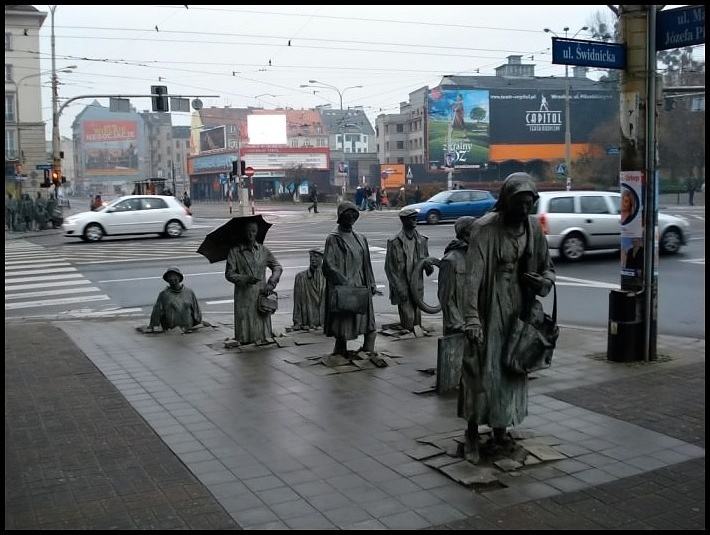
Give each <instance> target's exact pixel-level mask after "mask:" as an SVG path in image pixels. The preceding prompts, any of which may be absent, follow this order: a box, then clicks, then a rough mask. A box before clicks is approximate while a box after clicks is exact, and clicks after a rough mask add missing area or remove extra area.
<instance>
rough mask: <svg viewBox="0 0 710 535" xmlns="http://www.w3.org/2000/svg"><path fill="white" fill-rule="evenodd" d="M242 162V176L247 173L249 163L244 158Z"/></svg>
mask: <svg viewBox="0 0 710 535" xmlns="http://www.w3.org/2000/svg"><path fill="white" fill-rule="evenodd" d="M241 164H242V168H241V173H240V175H241V176H244V175H246V174H247V163H246V162H245V161H244V160H242V161H241Z"/></svg>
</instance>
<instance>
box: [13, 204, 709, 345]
mask: <svg viewBox="0 0 710 535" xmlns="http://www.w3.org/2000/svg"><path fill="white" fill-rule="evenodd" d="M667 213H672V214H678V215H682V216H684V217H687V218H688V219H689V221H690V222H691V225H692V233H693V235H692V239H691V241H690V243H689V244H688V246H686V247H684V248H683V249H682V250H681V253H680V254H678V255H674V256H669V257H661V262H660V269H659V332H660V333H662V334H673V335H681V336H692V337H700V338H704V337H705V297H704V295H705V270H704V266H705V260H704V259H705V222H704V219H705V210H704V207H695V208H675V209H673V208H671V209H669V210H667ZM266 217H267V218H268V219H269V220H271V221H273V222H274V223H275V224H274V226H273V227H272V229H271V230H270V231H269V235H268V237H267V240H266V245H267V246H269V248H270V249H271V250H272V252H274V254H275V255H276V257H277V258H278V260H279V261H280V262H281V264H282V265H283V266H284V273H283V276H282V278H281V282H280V284H279V287H278V288H277V290H278V292H279V312H277V314H279V316H280V319H281V320H282V321H283V322H287V320H288V318H289V317H290V311H291V309H292V302H291V292H292V289H293V280H294V277H295V275H296V273H297V272H298V271H301V270H303V269H306V267H307V264H308V249H310V248H312V247H322V246H323V244H324V242H325V236H326V235H327V234H328V232H330V231H331V230H332V229H333V228H334V226H335V223H334V216H333V214H332V213H331V214H327V213H324V214H319V215H314V214H308V213H307V212H305V210H303V211H295V210H293V209H290V210H285V211H279V212H272V213H269V214H267V215H266ZM223 221H224V220H220V219H200V218H196V220H195V223H196V225H197V228H195V229H193V230H191V231H190V232H188V233H186V234H185V235H184V236H183V237H181V238H178V239H174V240H166V239H161V238H157V237H139V238H135V237H126V238H115V239H108V238H105V239H104V240H103V241H101V242H99V243H95V244H86V243H83V242H80V241H78V240H68V239H65V238H63V237H62V236H59V235H52V236H43V237H38V238H31V239H30V240H29V241H30V242H31V244H33V247H32V248H30V249H29V250H28V249H27V248H20V249H18V250H17V251H15V252H13V253H11V254H12V255H13V256H12V258H11V259H10V262H12V263H13V264H15V265H18V266H23V265H24V264H22V262H23V261H24V259H25V258H27V259H30V258H33V259H35V260H33V261H34V262H36V264H35V265H37V266H38V267H41V268H43V269H46V267H44V266H52V265H53V264H55V263H58V262H62V263H61V264H57V265H61V266H68V267H61V268H58V269H59V270H60V271H59V276H60V277H61V276H62V273H63V271H61V270H65V271H66V272H67V273H69V275H68V276H69V277H73V278H70V279H69V280H68V281H67V280H65V279H63V278H59V279H57V280H56V283H57V286H56V290H58V291H61V292H63V293H61V294H57V295H53V296H50V297H43V296H39V295H37V296H34V297H33V296H30V297H28V298H27V299H24V300H23V299H22V298H21V294H22V293H23V292H27V293H36V294H40V293H42V289H40V290H39V291H38V290H36V289H35V288H33V287H30V288H26V289H25V288H22V289H20V292H19V293H15V294H13V295H12V297H11V298H8V284H7V281H6V301H5V302H6V311H5V314H6V317H23V316H37V315H50V314H56V313H58V312H61V311H66V310H77V309H82V310H84V311H88V312H98V313H101V311H102V310H106V313H107V314H109V315H110V313H111V312H110V307H113V308H115V307H116V306H119V307H122V308H123V309H138V308H142V309H143V310H144V311H145V310H147V311H149V310H150V307H151V306H152V304H153V302H154V300H155V298H156V296H157V294H158V292H159V291H160V290H161V289H162V288H163V287H164V286H165V283H164V281H163V280H162V278H161V275H162V273H163V271H164V268H165V267H167V266H169V265H178V266H179V267H180V268H181V269H182V270H183V272H184V273H185V275H186V280H185V282H186V284H187V285H188V286H189V287H191V288H192V289H193V290H194V291H195V293H196V294H197V296H198V298H199V299H200V301H201V305H202V307H203V313H204V314H205V316H209V315H210V314H211V313H221V312H230V311H231V309H232V303H231V299H232V291H233V290H232V285H231V284H230V283H228V282H227V281H226V280H225V279H224V267H225V263H224V262H219V263H216V264H210V263H209V262H208V261H207V260H206V259H205V258H203V257H202V256H200V255H197V254H196V253H195V250H196V249H197V246H198V245H199V243H200V242H201V240H202V238H203V237H204V235H205V234H206V233H207V232H208V231H209V230H211V229H212V228H214V227H215V226H218V225H219V224H221V223H222V222H223ZM398 229H399V221H398V219H397V217H396V214H395V213H394V212H368V213H363V214H362V216H361V218H360V219H359V221H358V222H357V223H356V230H358V231H359V232H361V233H363V234H365V235H366V236H367V238H368V241H369V243H370V247H371V253H372V262H373V269H374V272H375V278H376V280H377V282H378V284H379V285H381V286H382V287H381V290H382V291H383V292H384V294H385V295H384V296H382V297H376V298H375V308H376V310H377V311H378V312H382V313H388V312H389V313H392V314H396V307H394V306H392V305H390V304H389V299H388V298H387V288H386V286H385V285H386V277H385V274H384V258H385V255H384V250H385V247H386V240H387V238H388V237H390V236H392V235H393V234H395V233H396V232H397V231H398ZM420 232H422V233H423V234H425V235H426V236H428V237H429V251H430V254H432V255H433V256H437V257H441V256H442V255H443V252H444V248H445V246H446V244H447V243H448V242H449V241H450V240H451V239H452V238H453V224H442V225H437V226H428V225H422V226H421V227H420ZM6 244H7V242H6ZM6 249H7V246H6ZM553 258H554V259H555V260H557V258H556V253H554V252H553ZM40 262H44V263H40ZM7 266H8V252H7V250H6V269H7ZM28 267H32V265H30V264H28ZM555 268H556V271H557V276H558V301H559V305H558V306H559V311H558V317H559V321H560V323H562V324H566V325H581V326H595V327H598V326H603V327H606V325H607V318H608V300H609V297H608V296H609V290H610V289H611V288H615V287H618V284H619V254H618V252H614V251H612V252H599V253H591V254H589V255H587V256H586V257H585V258H584V259H583V260H582V261H581V262H579V263H574V264H570V263H564V262H559V261H556V263H555ZM73 270H75V271H73ZM55 271H56V270H53V272H55ZM74 273H76V275H74ZM52 276H57V275H56V274H53V275H52ZM6 277H7V275H6ZM45 279H47V277H45ZM426 280H427V284H426V296H427V299H426V300H427V301H428V302H435V295H436V273H434V275H433V276H432V277H430V278H428V279H426ZM84 281H85V282H84ZM47 282H48V283H49V284H51V283H52V281H47ZM74 283H76V284H74ZM65 284H68V285H67V286H65ZM20 285H30V286H31V285H32V281H28V282H23V281H20ZM15 288H17V289H19V286H18V285H13V286H12V287H11V289H13V290H14V289H15ZM77 288H78V289H82V292H83V293H81V292H80V293H79V294H77V295H74V293H73V292H72V290H73V289H77ZM91 288H93V289H95V290H91ZM56 290H55V291H56ZM50 291H52V290H50ZM92 296H95V297H96V299H93V298H92ZM99 296H105V299H104V298H103V297H99ZM57 299H60V300H61V302H59V303H56V300H57ZM84 299H85V301H84ZM44 300H46V301H44ZM34 302H40V303H42V304H41V305H36V306H35V305H34ZM8 303H11V304H12V306H11V307H10V308H9V309H8ZM23 303H25V304H23ZM26 304H29V305H31V306H26ZM430 321H433V322H437V323H438V322H439V321H440V320H439V319H438V318H436V317H434V318H431V320H430Z"/></svg>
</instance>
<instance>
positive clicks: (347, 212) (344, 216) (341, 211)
mask: <svg viewBox="0 0 710 535" xmlns="http://www.w3.org/2000/svg"><path fill="white" fill-rule="evenodd" d="M358 217H360V212H359V211H358V209H357V206H355V204H354V203H352V202H350V201H344V202H341V203H340V204H339V205H338V224H339V225H342V226H344V227H346V228H350V227H352V226H353V225H354V224H355V221H357V219H358Z"/></svg>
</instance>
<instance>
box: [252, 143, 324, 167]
mask: <svg viewBox="0 0 710 535" xmlns="http://www.w3.org/2000/svg"><path fill="white" fill-rule="evenodd" d="M241 154H242V159H243V160H244V161H246V162H247V165H248V166H250V167H253V168H254V169H257V170H268V169H272V170H286V169H290V168H294V167H299V166H301V167H303V168H304V169H320V170H327V169H330V165H329V163H328V157H329V154H330V151H329V149H328V148H327V147H299V148H296V147H283V146H274V145H264V146H258V145H248V146H246V147H242V150H241Z"/></svg>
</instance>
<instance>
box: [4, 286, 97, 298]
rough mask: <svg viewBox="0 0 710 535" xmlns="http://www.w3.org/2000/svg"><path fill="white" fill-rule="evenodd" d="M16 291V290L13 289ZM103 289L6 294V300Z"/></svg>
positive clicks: (71, 289)
mask: <svg viewBox="0 0 710 535" xmlns="http://www.w3.org/2000/svg"><path fill="white" fill-rule="evenodd" d="M13 289H14V288H13ZM100 291H101V289H100V288H97V287H96V286H90V287H89V288H63V289H61V290H45V291H43V292H20V293H14V294H13V293H11V294H8V293H6V294H5V299H23V298H27V297H46V296H48V295H64V294H86V293H91V292H100Z"/></svg>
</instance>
